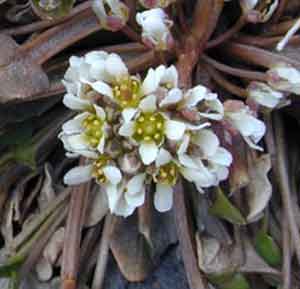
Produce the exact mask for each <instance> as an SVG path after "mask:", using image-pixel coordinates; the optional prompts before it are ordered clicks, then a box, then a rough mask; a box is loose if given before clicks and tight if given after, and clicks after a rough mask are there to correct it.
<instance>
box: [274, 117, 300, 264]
mask: <svg viewBox="0 0 300 289" xmlns="http://www.w3.org/2000/svg"><path fill="white" fill-rule="evenodd" d="M274 126H275V127H276V130H275V131H274V137H275V142H276V148H277V155H276V156H277V166H276V170H277V171H278V176H279V180H278V181H279V187H280V193H281V197H282V203H283V208H284V212H285V214H286V216H287V220H288V222H287V224H288V226H289V231H290V233H291V237H292V242H293V244H294V247H295V251H296V255H297V259H298V263H299V264H300V234H299V230H298V226H297V222H296V219H295V215H294V209H293V201H292V198H291V186H290V179H289V170H288V165H287V158H286V145H285V143H286V142H285V134H284V128H283V123H282V119H281V116H280V113H279V112H274Z"/></svg>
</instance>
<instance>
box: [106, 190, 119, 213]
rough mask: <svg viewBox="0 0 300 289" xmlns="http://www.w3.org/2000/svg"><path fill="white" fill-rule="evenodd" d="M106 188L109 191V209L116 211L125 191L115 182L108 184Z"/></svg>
mask: <svg viewBox="0 0 300 289" xmlns="http://www.w3.org/2000/svg"><path fill="white" fill-rule="evenodd" d="M105 190H106V193H107V199H108V206H109V209H110V211H111V212H112V213H114V212H115V210H116V208H117V207H118V204H119V202H120V199H121V196H122V194H123V192H122V191H121V190H120V189H118V187H117V186H116V185H113V184H108V185H107V186H105Z"/></svg>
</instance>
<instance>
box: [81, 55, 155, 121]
mask: <svg viewBox="0 0 300 289" xmlns="http://www.w3.org/2000/svg"><path fill="white" fill-rule="evenodd" d="M89 60H90V61H91V62H93V64H92V65H91V75H92V76H93V78H94V79H96V80H95V81H88V80H84V79H83V81H84V82H85V83H87V84H88V85H89V86H90V87H91V88H92V89H93V90H94V91H96V92H97V93H99V94H101V95H104V96H105V97H108V98H109V99H110V100H111V101H112V102H114V103H116V104H117V105H118V106H119V107H120V108H121V110H123V114H125V115H126V114H127V115H129V116H130V115H131V114H132V113H134V112H135V109H136V108H137V106H138V105H139V103H140V101H141V100H142V99H143V97H145V96H146V95H149V94H150V93H153V92H154V91H156V89H157V87H158V79H157V76H156V73H155V71H154V70H153V69H149V70H148V73H147V75H146V77H145V79H144V81H143V82H141V80H140V79H139V78H138V77H136V76H131V75H130V74H129V72H128V69H127V67H126V65H125V63H124V62H123V60H122V59H121V57H120V56H119V55H117V54H114V53H111V54H106V55H105V56H104V57H99V56H98V55H95V56H94V55H91V56H90V59H89ZM129 116H128V117H129Z"/></svg>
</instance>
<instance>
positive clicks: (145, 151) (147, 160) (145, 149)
mask: <svg viewBox="0 0 300 289" xmlns="http://www.w3.org/2000/svg"><path fill="white" fill-rule="evenodd" d="M139 154H140V156H141V159H142V161H143V163H144V164H145V165H150V164H151V163H152V162H154V161H155V159H156V157H157V154H158V147H157V145H156V144H155V143H154V142H151V143H148V142H143V143H141V145H140V147H139Z"/></svg>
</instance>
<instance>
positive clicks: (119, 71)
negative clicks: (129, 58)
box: [105, 53, 128, 79]
mask: <svg viewBox="0 0 300 289" xmlns="http://www.w3.org/2000/svg"><path fill="white" fill-rule="evenodd" d="M105 68H106V71H107V72H108V73H109V74H110V75H111V76H113V77H114V78H116V79H120V78H122V77H124V76H126V75H128V69H127V67H126V65H125V63H124V62H123V60H122V59H121V57H120V56H119V55H117V54H114V53H112V54H110V55H109V57H108V58H107V59H106V62H105Z"/></svg>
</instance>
